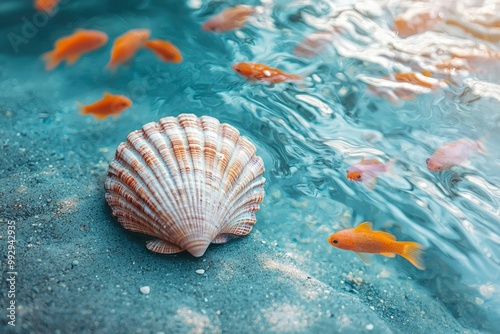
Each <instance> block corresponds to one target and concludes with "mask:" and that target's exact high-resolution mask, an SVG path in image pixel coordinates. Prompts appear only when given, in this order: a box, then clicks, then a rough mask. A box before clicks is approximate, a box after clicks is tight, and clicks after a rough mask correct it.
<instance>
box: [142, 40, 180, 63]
mask: <svg viewBox="0 0 500 334" xmlns="http://www.w3.org/2000/svg"><path fill="white" fill-rule="evenodd" d="M144 46H145V47H146V48H148V49H150V50H151V51H153V52H154V53H155V54H156V55H157V56H158V57H159V58H160V59H161V60H163V61H166V62H171V63H180V62H181V61H182V55H181V52H180V51H179V49H178V48H177V47H176V46H175V45H173V44H172V43H170V42H168V41H162V40H161V39H153V40H150V41H147V42H146V43H145V44H144Z"/></svg>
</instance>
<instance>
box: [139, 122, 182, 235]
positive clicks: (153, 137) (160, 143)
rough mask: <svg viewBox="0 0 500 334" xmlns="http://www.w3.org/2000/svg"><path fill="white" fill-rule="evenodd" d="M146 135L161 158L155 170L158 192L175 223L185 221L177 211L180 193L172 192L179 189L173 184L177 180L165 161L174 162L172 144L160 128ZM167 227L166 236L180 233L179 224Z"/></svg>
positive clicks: (153, 149)
mask: <svg viewBox="0 0 500 334" xmlns="http://www.w3.org/2000/svg"><path fill="white" fill-rule="evenodd" d="M145 135H147V136H146V137H145V141H146V143H147V145H148V148H149V149H150V150H152V151H153V152H154V153H155V155H157V157H160V158H159V159H157V162H158V165H157V167H158V168H156V169H154V170H153V173H154V174H155V177H156V179H157V181H158V183H159V187H158V188H157V191H158V193H160V194H162V196H163V197H164V200H165V202H164V207H165V208H168V209H169V212H170V213H171V215H172V216H173V217H175V221H179V220H180V219H183V215H182V212H179V211H178V210H176V207H175V204H176V203H179V202H181V201H180V198H179V196H177V195H178V193H177V192H176V191H172V189H176V188H177V187H176V185H175V183H174V182H172V180H175V178H174V177H173V175H172V174H173V173H172V172H171V170H170V168H169V167H168V165H167V163H166V162H165V160H167V159H168V160H173V159H172V155H171V153H170V152H169V150H168V147H169V144H170V143H169V142H168V141H167V140H166V136H164V135H163V133H162V132H161V131H160V130H159V129H158V128H157V129H156V131H154V132H152V133H149V134H148V133H145ZM162 148H164V149H162ZM165 196H166V198H165ZM162 211H165V210H162ZM184 218H185V217H184ZM167 226H168V230H166V231H165V233H164V234H166V233H167V232H170V234H175V233H180V230H179V227H178V226H177V224H175V223H173V222H172V223H171V224H168V225H167ZM158 237H159V236H158Z"/></svg>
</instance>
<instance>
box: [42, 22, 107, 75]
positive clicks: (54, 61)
mask: <svg viewBox="0 0 500 334" xmlns="http://www.w3.org/2000/svg"><path fill="white" fill-rule="evenodd" d="M107 42H108V35H106V34H105V33H103V32H101V31H97V30H85V29H77V30H76V31H75V32H74V33H73V34H72V35H69V36H66V37H62V38H59V39H58V40H57V41H56V43H55V44H54V50H53V51H50V52H47V53H45V54H44V55H43V56H42V58H43V60H44V61H45V69H46V70H47V71H50V70H52V69H54V68H56V67H57V66H58V65H59V63H60V62H62V61H63V60H65V61H66V63H67V64H70V65H71V64H74V63H75V62H76V61H77V60H78V59H79V58H80V57H81V56H82V55H83V54H85V53H89V52H91V51H94V50H96V49H98V48H100V47H102V46H103V45H105V44H106V43H107Z"/></svg>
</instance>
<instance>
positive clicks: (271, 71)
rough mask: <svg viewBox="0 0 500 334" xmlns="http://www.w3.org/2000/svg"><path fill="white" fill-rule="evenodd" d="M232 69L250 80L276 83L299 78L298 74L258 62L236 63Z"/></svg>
mask: <svg viewBox="0 0 500 334" xmlns="http://www.w3.org/2000/svg"><path fill="white" fill-rule="evenodd" d="M232 67H233V70H235V71H236V72H238V74H240V75H242V76H244V77H246V78H247V79H250V80H256V81H266V82H269V83H277V82H283V81H290V80H299V79H301V78H300V77H299V76H298V75H295V74H288V73H285V72H283V71H281V70H279V69H277V68H273V67H269V66H267V65H264V64H259V63H237V64H234V65H233V66H232Z"/></svg>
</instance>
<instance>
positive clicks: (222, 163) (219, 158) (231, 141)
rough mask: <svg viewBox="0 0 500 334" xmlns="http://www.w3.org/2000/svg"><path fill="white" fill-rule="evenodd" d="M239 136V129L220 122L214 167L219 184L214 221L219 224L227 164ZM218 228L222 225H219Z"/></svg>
mask: <svg viewBox="0 0 500 334" xmlns="http://www.w3.org/2000/svg"><path fill="white" fill-rule="evenodd" d="M238 138H239V131H238V130H236V129H235V128H233V127H232V126H230V125H229V124H226V123H224V124H221V125H220V127H219V139H220V140H219V143H218V145H217V147H218V149H217V152H218V154H217V155H216V167H217V173H218V175H220V177H219V178H220V184H219V185H218V187H219V191H218V192H219V197H218V198H217V200H216V205H217V211H216V212H217V214H216V219H215V220H216V221H217V222H218V223H219V224H221V225H222V224H224V221H223V220H222V215H223V213H222V210H223V209H222V204H223V203H224V199H225V198H226V192H227V188H228V187H227V186H226V185H225V184H226V183H227V180H226V174H227V171H228V168H227V167H228V166H229V162H230V161H231V158H232V155H233V152H234V150H235V148H236V146H237V141H238V140H237V139H238ZM219 228H220V229H222V228H223V227H222V226H220V227H219Z"/></svg>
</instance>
